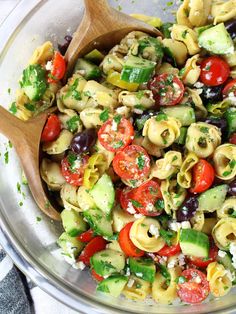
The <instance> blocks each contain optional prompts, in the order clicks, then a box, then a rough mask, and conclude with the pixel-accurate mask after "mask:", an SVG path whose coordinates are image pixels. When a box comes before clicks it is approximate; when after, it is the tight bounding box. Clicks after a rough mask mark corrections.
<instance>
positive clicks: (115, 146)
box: [113, 140, 124, 149]
mask: <svg viewBox="0 0 236 314" xmlns="http://www.w3.org/2000/svg"><path fill="white" fill-rule="evenodd" d="M122 146H124V142H123V141H122V140H120V141H119V142H116V143H115V144H114V145H113V148H115V149H117V148H121V147H122Z"/></svg>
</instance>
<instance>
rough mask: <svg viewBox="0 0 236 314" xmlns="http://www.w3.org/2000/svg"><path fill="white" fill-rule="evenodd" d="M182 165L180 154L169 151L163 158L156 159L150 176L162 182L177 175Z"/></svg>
mask: <svg viewBox="0 0 236 314" xmlns="http://www.w3.org/2000/svg"><path fill="white" fill-rule="evenodd" d="M181 165H182V155H181V153H180V152H176V151H169V152H167V153H166V154H165V156H164V158H161V159H158V160H157V161H156V164H155V165H154V166H153V167H152V170H151V175H152V176H153V177H155V178H158V179H160V180H164V179H167V178H169V177H170V176H172V175H173V174H175V173H177V172H178V171H179V169H180V167H181Z"/></svg>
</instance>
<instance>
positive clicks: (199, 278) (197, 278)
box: [194, 276, 202, 283]
mask: <svg viewBox="0 0 236 314" xmlns="http://www.w3.org/2000/svg"><path fill="white" fill-rule="evenodd" d="M194 281H195V282H196V283H201V282H202V279H201V277H200V276H197V277H196V278H195V280H194Z"/></svg>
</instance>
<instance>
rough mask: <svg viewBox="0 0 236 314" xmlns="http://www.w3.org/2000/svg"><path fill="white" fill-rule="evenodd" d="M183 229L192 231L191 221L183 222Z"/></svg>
mask: <svg viewBox="0 0 236 314" xmlns="http://www.w3.org/2000/svg"><path fill="white" fill-rule="evenodd" d="M181 228H182V229H191V224H190V222H189V221H183V222H181Z"/></svg>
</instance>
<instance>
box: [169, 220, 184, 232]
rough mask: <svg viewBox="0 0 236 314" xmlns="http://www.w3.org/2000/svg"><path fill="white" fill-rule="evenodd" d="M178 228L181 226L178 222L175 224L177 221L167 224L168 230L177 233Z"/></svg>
mask: <svg viewBox="0 0 236 314" xmlns="http://www.w3.org/2000/svg"><path fill="white" fill-rule="evenodd" d="M180 227H181V224H180V223H179V222H177V221H170V222H169V228H170V230H173V231H176V232H178V231H179V229H180Z"/></svg>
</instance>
